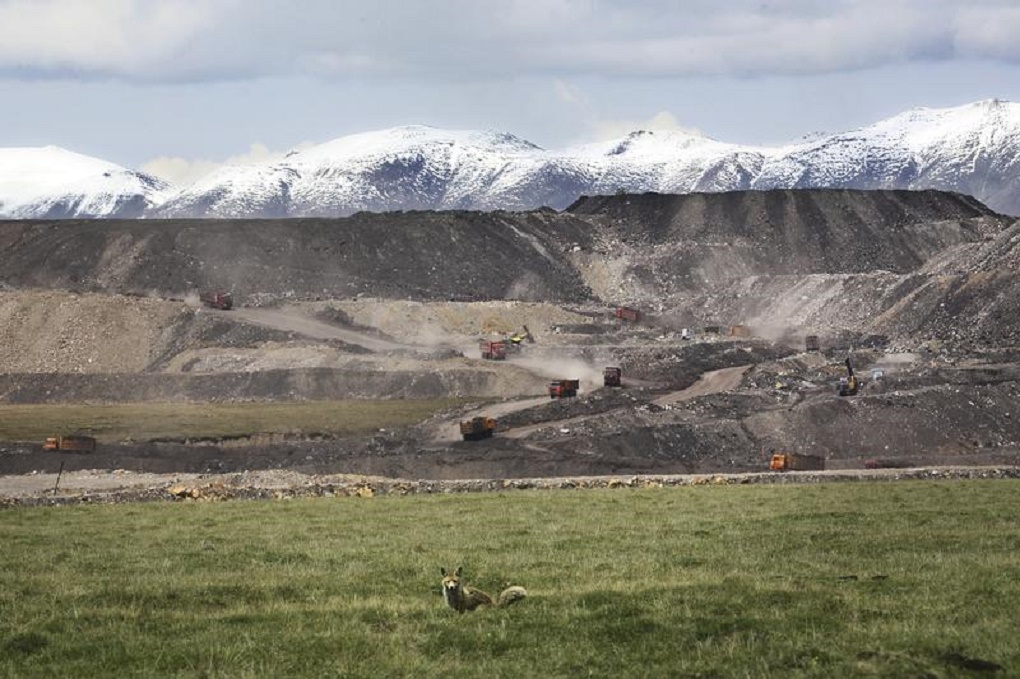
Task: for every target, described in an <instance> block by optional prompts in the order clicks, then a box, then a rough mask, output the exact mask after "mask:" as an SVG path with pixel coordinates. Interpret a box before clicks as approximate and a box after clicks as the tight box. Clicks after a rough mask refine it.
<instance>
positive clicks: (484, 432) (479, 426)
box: [460, 415, 496, 441]
mask: <svg viewBox="0 0 1020 679" xmlns="http://www.w3.org/2000/svg"><path fill="white" fill-rule="evenodd" d="M495 431H496V420H494V419H492V418H491V417H485V416H484V415H481V416H479V417H472V418H471V419H470V420H463V421H461V423H460V435H461V436H463V437H464V440H465V441H478V440H480V439H487V438H489V437H490V436H492V434H493V432H495Z"/></svg>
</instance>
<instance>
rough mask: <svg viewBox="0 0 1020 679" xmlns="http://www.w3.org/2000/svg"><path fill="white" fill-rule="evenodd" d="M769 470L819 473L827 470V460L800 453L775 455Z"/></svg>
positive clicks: (818, 456)
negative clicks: (821, 470)
mask: <svg viewBox="0 0 1020 679" xmlns="http://www.w3.org/2000/svg"><path fill="white" fill-rule="evenodd" d="M769 469H771V470H772V471H774V472H794V471H818V470H820V469H825V458H824V457H822V456H820V455H802V454H800V453H773V454H772V460H771V461H770V462H769Z"/></svg>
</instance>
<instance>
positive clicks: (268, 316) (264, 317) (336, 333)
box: [206, 307, 416, 351]
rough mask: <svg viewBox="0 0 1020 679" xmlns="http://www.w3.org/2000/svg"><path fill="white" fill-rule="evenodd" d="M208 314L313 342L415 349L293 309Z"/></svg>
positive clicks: (241, 310) (382, 348)
mask: <svg viewBox="0 0 1020 679" xmlns="http://www.w3.org/2000/svg"><path fill="white" fill-rule="evenodd" d="M206 312H207V313H213V314H218V315H220V316H223V317H224V318H230V319H232V320H235V321H237V320H241V321H244V322H247V323H252V324H254V325H261V326H263V327H266V328H273V329H275V330H283V331H284V332H294V333H298V334H300V335H304V336H305V337H310V338H312V339H337V340H340V341H342V342H346V343H348V344H354V345H357V346H360V347H364V348H366V349H370V350H371V351H399V350H408V349H411V350H413V349H416V347H414V346H412V345H409V344H400V343H399V342H394V341H392V340H387V339H383V338H382V337H379V336H377V335H373V334H370V333H366V332H359V331H357V330H353V329H351V328H341V327H338V326H335V325H331V324H329V323H324V322H323V321H319V320H316V319H314V318H312V317H310V316H307V315H306V314H304V313H302V312H301V311H298V310H296V309H289V308H282V309H254V308H248V307H240V308H236V309H234V310H232V311H216V310H211V309H209V310H206Z"/></svg>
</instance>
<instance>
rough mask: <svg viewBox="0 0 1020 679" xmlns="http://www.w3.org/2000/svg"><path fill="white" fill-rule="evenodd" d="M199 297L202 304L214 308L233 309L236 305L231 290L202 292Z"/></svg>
mask: <svg viewBox="0 0 1020 679" xmlns="http://www.w3.org/2000/svg"><path fill="white" fill-rule="evenodd" d="M198 299H199V301H200V302H202V304H204V305H206V306H207V307H210V308H213V309H223V310H224V311H225V310H227V309H231V308H233V306H234V297H233V295H231V294H230V293H229V292H222V291H219V290H214V291H209V292H200V293H199V294H198Z"/></svg>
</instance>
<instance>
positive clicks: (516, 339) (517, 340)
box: [506, 325, 535, 349]
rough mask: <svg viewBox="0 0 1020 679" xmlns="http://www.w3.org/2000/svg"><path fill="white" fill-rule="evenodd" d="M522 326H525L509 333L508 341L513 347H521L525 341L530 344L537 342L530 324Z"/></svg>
mask: <svg viewBox="0 0 1020 679" xmlns="http://www.w3.org/2000/svg"><path fill="white" fill-rule="evenodd" d="M522 327H523V328H524V329H523V330H518V331H517V332H515V333H514V334H512V335H507V338H506V341H507V343H508V344H509V346H510V347H511V348H513V349H520V348H521V345H522V344H523V343H524V342H527V343H528V344H534V343H535V336H534V335H532V334H531V331H530V330H528V326H526V325H525V326H522Z"/></svg>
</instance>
